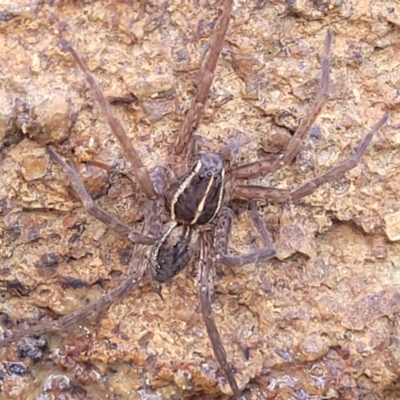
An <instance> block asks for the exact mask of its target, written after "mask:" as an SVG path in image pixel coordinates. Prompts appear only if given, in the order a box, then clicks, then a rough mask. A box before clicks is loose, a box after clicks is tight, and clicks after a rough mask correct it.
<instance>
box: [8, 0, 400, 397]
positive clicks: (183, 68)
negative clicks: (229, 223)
mask: <svg viewBox="0 0 400 400" xmlns="http://www.w3.org/2000/svg"><path fill="white" fill-rule="evenodd" d="M6 3H7V2H3V3H2V5H1V6H0V30H1V35H0V46H1V48H2V51H1V54H0V62H1V80H0V99H1V100H0V104H1V110H0V144H1V146H2V147H1V153H0V154H1V158H0V257H1V267H0V292H1V297H0V312H1V314H0V335H2V334H3V332H4V334H6V333H7V332H8V331H9V330H17V329H18V328H17V326H16V324H17V323H19V326H20V327H21V328H23V327H27V326H28V325H27V322H24V320H26V321H28V320H30V319H36V320H40V319H42V318H49V319H51V318H55V317H56V316H58V315H65V314H67V313H68V312H70V311H72V310H75V309H76V308H79V307H81V306H82V305H84V304H85V303H86V302H88V301H89V300H93V299H95V298H97V297H99V296H100V294H101V293H104V292H106V291H107V290H109V289H110V288H112V287H115V286H116V285H117V284H118V282H119V277H120V276H121V274H122V273H123V272H124V271H125V270H126V268H127V265H128V263H129V259H130V255H131V252H132V244H131V243H130V242H129V241H128V240H125V239H124V238H121V237H118V236H117V235H116V234H114V233H113V232H111V231H109V230H108V229H107V228H105V227H104V225H103V224H102V223H101V222H99V221H97V220H95V219H94V218H92V217H91V216H90V215H88V214H87V213H86V212H85V211H84V210H83V209H82V207H81V206H80V203H79V202H78V201H77V200H76V198H75V197H74V195H73V194H72V192H71V191H70V187H69V185H68V183H67V179H66V177H65V175H64V173H63V172H62V171H61V169H60V168H59V166H58V165H55V164H54V163H53V162H52V161H51V160H50V159H49V157H48V155H47V154H46V152H45V151H44V147H43V143H49V142H52V141H54V142H60V141H62V140H63V139H64V137H65V135H69V137H68V139H67V140H66V141H65V142H64V143H63V147H64V150H65V154H68V150H69V149H72V150H73V151H72V152H70V154H71V157H70V161H71V163H73V165H74V166H75V167H76V169H77V170H78V171H79V173H80V175H81V176H82V177H83V179H84V181H85V184H87V187H88V189H89V191H90V193H91V194H92V195H93V196H94V198H96V199H97V201H98V202H99V203H100V204H101V205H102V206H103V207H104V208H105V209H107V210H109V211H110V212H112V213H114V214H116V215H118V216H119V218H120V219H121V220H123V221H125V222H126V223H129V224H130V225H131V226H133V227H135V228H137V229H138V230H139V229H140V227H141V221H142V219H143V218H142V217H143V215H142V210H141V209H140V204H141V201H142V199H143V196H142V194H141V193H140V191H139V186H138V184H137V183H136V182H135V179H134V177H133V173H132V171H131V169H130V166H129V164H128V163H127V161H126V160H125V158H124V157H123V156H122V151H121V149H120V147H119V144H118V143H117V140H116V138H115V137H114V136H113V135H112V134H111V132H110V128H109V127H108V125H107V124H106V123H105V121H104V118H103V117H102V115H101V112H100V111H99V108H98V106H97V105H96V104H95V102H94V100H93V96H92V93H91V91H90V89H89V88H88V86H87V84H86V83H85V81H84V79H83V76H82V74H81V73H80V71H79V70H78V69H77V68H76V67H75V65H74V63H73V61H72V58H71V57H70V56H69V55H68V54H66V53H63V52H61V51H60V50H59V48H58V46H57V42H58V40H59V39H60V38H64V39H67V40H69V41H70V42H71V43H72V45H73V46H74V47H75V48H76V49H77V51H78V52H79V53H80V54H81V55H82V57H83V58H84V59H85V60H86V62H87V64H88V66H89V68H90V69H91V70H92V71H93V72H94V74H95V75H96V77H97V78H98V79H99V81H100V82H101V84H102V86H103V88H104V91H105V93H106V94H107V96H109V98H110V99H113V100H115V107H114V110H115V113H116V115H117V116H118V118H119V119H120V120H121V121H122V123H123V125H124V126H125V127H126V129H127V131H128V134H129V136H130V137H131V138H132V141H133V143H134V144H135V146H136V148H137V149H138V151H139V152H140V155H141V157H142V159H143V161H144V163H145V164H146V166H148V168H149V169H150V168H153V167H154V166H155V165H156V164H157V163H158V162H159V161H160V160H165V159H166V158H167V156H168V152H169V148H170V144H171V142H172V141H173V138H174V135H175V134H176V132H177V130H178V128H179V124H180V123H181V121H182V115H183V114H184V112H185V110H187V107H188V105H189V101H190V99H191V97H192V96H193V92H194V83H195V82H196V77H197V72H198V70H199V67H200V65H201V62H202V61H203V59H204V55H205V53H206V51H207V49H208V43H209V39H210V35H211V33H212V30H213V26H214V21H215V19H216V16H217V6H218V5H219V4H220V3H221V2H220V1H208V0H205V1H203V0H199V1H197V2H190V1H185V0H166V1H152V0H150V1H142V2H138V1H125V2H122V1H105V0H104V1H92V2H90V1H87V2H75V1H57V0H56V1H48V2H36V1H28V0H20V1H19V2H18V5H15V3H14V2H11V1H10V3H9V5H7V4H6ZM329 28H330V29H332V30H333V31H334V33H335V38H334V44H333V49H332V60H331V75H330V77H331V90H330V91H331V100H330V101H329V103H328V105H327V106H326V107H325V108H324V110H323V111H322V113H321V115H320V117H319V118H318V120H317V123H316V124H315V125H314V127H313V128H312V130H311V133H310V136H309V137H308V138H307V140H306V142H305V144H304V146H303V150H302V152H301V153H300V155H299V156H298V157H297V159H296V161H295V162H294V163H293V164H292V165H290V166H288V167H286V168H284V169H283V170H281V171H278V172H276V173H273V174H271V175H269V176H267V177H265V178H262V179H259V180H258V181H257V182H258V183H260V184H264V185H274V186H278V187H296V186H298V185H300V184H302V183H303V182H306V181H307V180H309V179H311V178H312V177H313V176H315V175H316V174H319V173H321V172H322V171H324V170H326V169H327V168H329V167H330V166H332V165H334V164H335V163H337V162H339V161H340V160H342V159H343V158H345V157H346V155H348V154H349V153H350V152H351V150H352V149H354V148H355V147H356V145H357V143H358V141H360V139H361V138H362V136H363V134H364V133H365V132H366V131H367V130H368V129H369V128H370V127H371V126H372V125H373V124H374V122H376V121H377V120H378V119H379V118H380V117H381V116H382V115H383V113H385V112H390V114H391V121H390V125H388V126H385V127H384V128H383V129H382V130H381V131H380V132H378V133H377V134H376V136H375V138H374V139H373V142H372V144H371V145H370V147H369V149H368V151H367V154H366V155H365V157H364V158H363V159H362V162H361V163H360V165H359V166H357V167H356V168H355V169H353V170H352V171H351V172H349V173H348V174H346V176H345V177H342V178H340V179H339V180H337V181H336V182H334V183H332V184H327V185H324V186H323V187H322V188H320V189H319V190H317V191H316V192H315V193H314V194H313V195H311V196H309V197H307V198H305V199H302V200H301V201H297V202H295V203H290V202H288V203H286V204H267V205H265V204H264V205H262V204H260V207H259V208H260V211H261V212H262V215H263V218H264V220H265V222H266V223H267V225H268V227H269V229H270V231H271V233H272V234H273V236H274V240H275V242H276V247H277V253H278V258H279V260H278V259H276V260H273V261H272V262H268V263H264V264H263V263H261V264H259V265H256V266H254V265H253V266H249V267H246V268H238V269H229V268H226V267H222V266H218V267H217V272H216V277H215V283H214V286H215V295H214V299H213V306H214V312H215V318H216V322H217V325H218V327H219V330H220V333H221V336H222V338H223V341H224V344H225V348H226V351H227V353H228V358H229V361H230V362H231V363H232V365H233V366H234V369H235V373H236V378H237V380H238V382H239V383H240V385H241V386H246V387H247V388H248V389H250V390H249V391H248V392H247V393H246V397H245V398H247V399H313V400H314V399H361V398H363V399H397V398H400V388H399V387H398V383H397V382H398V377H399V373H400V367H399V363H400V347H399V342H400V329H399V323H398V316H399V313H400V255H399V254H400V243H399V242H398V240H399V239H400V217H399V215H400V190H399V189H400V154H399V153H400V148H399V145H400V134H399V132H398V131H399V127H400V114H399V110H400V96H399V89H400V44H399V43H400V6H399V4H398V2H397V1H395V0H392V1H390V0H385V1H383V0H376V1H375V0H374V1H371V0H357V1H355V0H346V1H340V0H332V1H308V0H307V1H305V0H293V1H283V0H271V1H269V2H266V1H242V0H241V1H236V2H235V4H234V10H233V15H232V18H231V23H230V27H229V30H228V34H227V38H226V41H225V45H224V49H223V52H222V56H221V59H220V61H219V64H218V67H217V72H216V78H215V82H214V84H213V87H212V90H211V92H210V96H209V102H208V104H207V107H206V111H205V116H204V119H203V121H202V123H201V125H200V127H199V129H198V132H197V133H198V134H199V135H201V137H202V140H201V141H200V143H201V145H202V149H203V150H214V151H217V150H218V149H220V148H221V146H222V144H223V143H226V142H228V141H229V140H230V139H232V138H233V137H234V136H235V135H237V134H238V133H241V134H242V135H243V136H244V137H245V138H249V140H248V141H247V142H248V143H247V145H246V146H245V147H244V148H243V149H242V150H243V151H242V158H243V161H244V162H246V161H253V160H256V159H259V158H261V157H262V156H263V155H265V153H263V149H264V150H266V151H269V150H270V149H271V148H272V149H274V151H276V150H277V149H281V148H282V146H284V145H285V144H286V142H287V138H288V132H289V130H290V129H292V127H293V123H294V121H296V120H297V119H298V118H299V117H301V116H302V115H304V113H305V112H306V110H307V106H308V105H309V104H310V102H311V101H312V99H313V97H314V95H315V93H316V91H317V90H318V77H319V72H320V65H319V58H320V55H321V53H322V49H323V41H324V37H325V34H326V31H327V29H329ZM124 100H125V102H124ZM126 100H128V102H126ZM266 137H270V138H271V139H266ZM33 138H35V140H34V139H33ZM254 231H255V230H254V229H253V228H252V226H251V221H250V218H249V215H248V213H243V214H241V215H240V216H238V218H237V219H236V223H235V227H234V232H233V235H232V246H233V247H234V248H235V249H236V250H237V251H240V252H246V251H249V250H251V249H253V248H254V247H255V246H258V245H259V241H258V239H257V238H256V234H255V233H254ZM195 270H196V266H195V265H192V266H191V267H190V268H188V269H187V270H186V271H184V272H183V273H181V274H180V275H178V276H177V277H176V278H175V279H174V280H173V281H172V282H170V283H168V284H166V285H165V286H164V287H163V291H162V295H163V298H164V301H162V300H161V299H160V297H159V296H158V295H157V293H155V292H154V291H153V290H152V289H151V288H149V287H147V286H145V287H143V288H140V289H137V290H135V291H134V292H133V293H131V294H130V295H129V296H128V297H127V298H125V299H124V300H123V301H121V302H119V303H117V304H115V305H113V306H112V307H111V308H110V309H109V310H108V311H107V312H105V313H104V314H102V315H101V318H93V319H92V320H90V321H84V322H83V323H81V324H80V325H79V326H77V327H76V328H75V329H73V330H71V331H70V332H67V333H66V334H65V335H63V336H60V335H47V336H46V335H45V336H43V337H38V338H35V339H32V338H30V339H29V338H27V339H24V340H22V341H20V342H19V343H16V344H12V345H10V346H9V347H7V348H5V349H0V399H1V400H5V399H22V398H23V399H27V400H29V399H38V398H43V399H44V398H46V399H61V398H64V399H81V398H86V399H104V398H110V399H180V398H186V399H189V398H201V399H217V398H224V394H227V393H228V394H229V392H230V390H229V387H228V386H227V384H226V382H225V379H224V378H223V376H222V374H221V373H220V371H219V370H218V365H217V364H216V362H215V361H214V358H213V355H212V350H211V345H210V343H209V340H208V337H207V334H206V331H205V327H204V324H203V322H202V319H201V314H200V312H199V310H198V298H197V290H196V283H195V282H196V281H195V274H196V273H195ZM6 331H7V332H6ZM45 339H46V340H47V341H48V343H47V344H46V340H45ZM41 395H42V396H43V397H40V396H41ZM196 396H197V397H196Z"/></svg>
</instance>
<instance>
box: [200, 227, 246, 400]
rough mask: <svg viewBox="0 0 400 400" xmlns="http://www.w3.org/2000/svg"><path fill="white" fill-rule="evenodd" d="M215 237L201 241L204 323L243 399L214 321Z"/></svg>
mask: <svg viewBox="0 0 400 400" xmlns="http://www.w3.org/2000/svg"><path fill="white" fill-rule="evenodd" d="M212 253H213V235H212V233H211V232H210V231H205V232H203V233H202V236H201V239H200V262H199V264H200V271H199V283H198V292H199V299H200V308H201V313H202V316H203V320H204V323H205V325H206V328H207V333H208V336H209V338H210V341H211V345H212V348H213V351H214V354H215V357H216V359H217V361H218V363H219V365H220V366H221V369H222V371H223V372H224V375H225V377H226V379H227V380H228V383H229V385H230V387H231V389H232V392H233V395H234V397H235V399H238V400H239V399H240V398H241V395H240V394H241V392H240V390H239V387H238V385H237V383H236V380H235V377H234V374H233V372H232V370H231V367H230V366H229V364H228V360H227V356H226V351H225V349H224V345H223V343H222V340H221V336H220V334H219V332H218V328H217V325H216V323H215V320H214V315H213V311H212V307H211V295H210V292H211V288H212V276H211V271H212V269H213V267H214V258H213V255H212Z"/></svg>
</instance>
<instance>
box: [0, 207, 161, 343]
mask: <svg viewBox="0 0 400 400" xmlns="http://www.w3.org/2000/svg"><path fill="white" fill-rule="evenodd" d="M149 208H150V209H149ZM146 209H148V211H149V212H148V213H147V214H146V221H145V226H146V231H148V230H149V229H150V230H151V229H153V225H152V224H153V222H154V221H155V220H156V219H158V218H157V204H156V203H155V202H152V204H150V207H146ZM146 253H147V246H144V245H139V244H136V245H135V247H134V250H133V254H132V258H131V261H130V264H129V268H128V271H127V272H126V274H125V276H124V278H123V279H122V281H121V283H120V284H119V285H118V286H117V287H116V288H114V289H112V290H110V291H109V292H108V293H106V294H103V295H102V296H100V297H99V298H98V299H97V300H94V301H91V302H90V303H88V304H86V305H85V306H83V307H81V308H79V309H78V310H75V311H73V312H72V313H69V314H67V315H63V316H62V317H60V318H58V319H57V320H56V321H46V322H41V323H39V324H37V325H34V326H31V327H30V328H29V329H23V330H20V331H18V332H14V333H13V334H12V335H11V336H10V337H6V338H4V339H1V340H0V348H2V347H4V346H6V345H8V344H9V343H12V342H16V341H18V340H20V339H22V338H24V337H26V336H32V335H40V334H44V333H50V332H65V331H66V330H68V329H70V328H71V327H73V326H75V325H76V324H77V323H78V322H79V321H81V320H83V319H85V318H87V317H89V316H92V315H95V314H99V313H101V312H102V311H104V310H106V309H107V308H109V307H110V306H111V305H112V304H113V303H115V302H116V301H119V300H121V299H123V298H124V297H125V296H126V295H127V294H128V293H129V292H130V291H131V290H133V289H134V288H136V287H137V286H138V285H139V284H140V282H141V280H142V277H143V275H144V273H145V272H146V269H147V267H148V263H147V261H146Z"/></svg>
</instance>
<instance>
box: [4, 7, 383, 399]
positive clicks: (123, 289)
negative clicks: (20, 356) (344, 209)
mask: <svg viewBox="0 0 400 400" xmlns="http://www.w3.org/2000/svg"><path fill="white" fill-rule="evenodd" d="M232 2H233V0H225V1H224V5H223V10H222V14H221V17H220V20H219V23H218V25H217V27H216V30H215V33H214V36H213V40H212V44H211V47H210V51H209V54H208V57H207V59H206V61H205V64H204V65H203V68H202V72H201V78H200V83H199V85H198V89H197V92H196V94H195V97H194V98H193V101H192V103H191V106H190V109H189V111H188V112H187V115H186V118H185V121H184V123H183V125H182V127H181V129H180V132H179V134H178V135H177V137H176V141H175V143H174V145H173V150H172V152H173V157H171V160H173V161H172V162H170V165H169V168H170V170H171V171H175V172H176V175H177V176H178V178H176V179H174V174H169V175H168V177H166V173H165V172H166V170H165V168H163V167H156V168H155V169H154V170H153V171H151V172H149V171H147V169H146V168H145V166H144V165H143V163H142V161H141V159H140V157H139V155H138V153H137V152H136V150H135V148H134V147H133V146H132V143H131V142H130V141H129V139H128V137H127V135H126V134H125V131H124V128H123V127H122V125H121V123H120V122H119V121H118V120H117V119H116V118H115V117H114V115H113V113H112V110H111V107H110V105H109V103H108V101H107V99H106V97H105V96H104V94H103V92H102V90H101V88H100V86H99V84H98V83H97V81H96V79H95V78H94V76H93V75H92V74H91V73H90V71H89V70H88V68H87V66H86V65H85V63H84V61H83V60H82V59H81V57H80V56H79V55H78V53H77V52H76V51H75V50H74V49H73V48H72V46H71V45H69V44H68V43H67V42H65V41H62V42H60V46H61V48H62V49H63V50H65V51H68V52H70V53H71V55H72V56H73V58H74V59H75V62H76V63H77V65H78V66H79V68H80V69H81V70H82V71H83V73H84V74H85V77H86V80H87V81H88V83H89V85H90V87H91V88H92V90H93V93H94V95H95V98H96V100H97V102H98V103H99V106H100V108H101V110H102V112H103V113H104V115H105V117H106V119H107V122H108V124H109V125H110V127H111V129H112V132H113V133H114V134H115V136H116V137H117V138H118V139H119V141H120V144H121V146H122V148H123V150H124V152H125V155H126V157H127V158H128V160H129V161H130V163H131V164H132V167H133V171H134V174H135V177H136V180H137V182H138V184H139V185H140V187H141V189H142V190H143V192H144V194H145V195H146V198H147V204H146V207H147V211H148V212H146V213H145V215H146V217H145V225H144V226H145V227H144V233H139V232H135V231H133V230H132V229H131V228H130V227H128V226H127V225H125V224H123V223H122V222H120V221H119V220H118V219H117V218H115V217H114V216H112V215H110V214H108V213H107V212H106V211H104V210H102V209H101V208H100V207H99V206H98V205H97V204H96V203H95V202H93V200H92V199H91V197H90V196H89V194H88V192H87V190H86V189H85V187H84V185H83V183H82V182H81V180H80V178H79V176H78V174H77V173H76V171H75V170H74V169H72V168H71V167H70V166H69V165H68V164H67V162H66V161H65V160H64V158H63V157H61V156H60V155H59V154H58V153H57V151H56V150H55V148H54V147H52V146H49V147H48V152H49V154H50V156H51V158H52V159H53V160H54V161H56V162H57V163H58V164H59V165H60V166H61V167H62V169H63V170H64V172H65V173H66V175H67V176H68V178H69V180H70V183H71V185H72V187H73V188H74V190H75V192H76V193H77V195H78V197H79V198H80V200H81V202H82V205H83V207H84V208H85V209H86V211H87V212H89V213H90V214H92V215H93V216H95V217H96V218H98V219H99V220H101V221H102V222H103V223H104V224H105V225H107V226H108V227H109V228H111V229H113V230H114V231H116V232H117V233H119V234H121V235H124V236H127V237H129V239H130V240H131V241H132V242H133V243H135V249H134V254H133V257H132V260H131V262H130V266H129V269H128V271H127V274H126V276H125V279H124V280H123V281H122V283H121V284H120V285H119V286H118V287H117V288H115V289H113V290H111V291H110V292H109V293H107V294H104V295H103V296H101V297H100V298H99V299H98V300H96V301H94V302H92V303H90V304H88V305H86V306H84V307H83V308H81V309H79V310H77V311H75V312H73V313H71V314H69V315H66V316H63V317H60V318H59V319H58V320H57V321H52V322H44V323H41V324H39V325H36V326H32V327H31V328H30V329H29V330H25V331H19V332H16V333H14V334H13V335H11V336H10V337H6V338H4V339H3V340H1V341H0V346H4V345H5V344H7V343H9V342H12V341H15V340H18V339H20V338H21V337H23V336H26V335H33V334H38V333H43V332H49V331H63V330H65V329H67V328H69V327H70V326H71V325H74V324H76V323H77V321H78V320H80V319H83V318H85V317H87V316H88V315H90V314H92V313H95V312H99V311H100V310H103V309H105V308H107V307H108V306H110V305H111V304H112V303H113V302H115V301H116V300H118V299H121V298H122V297H123V296H125V295H126V294H127V293H128V292H129V291H130V290H132V289H133V288H135V287H137V286H138V284H139V283H140V282H141V281H142V279H143V278H144V276H145V275H146V273H147V272H148V273H149V274H148V275H150V277H151V281H153V282H156V283H160V284H161V283H163V282H166V281H168V280H170V279H171V278H173V277H174V276H175V275H176V274H177V273H178V272H180V271H181V270H182V269H183V268H185V267H186V266H187V264H188V263H189V262H190V261H191V260H192V259H193V258H194V253H195V250H196V249H197V248H198V247H199V248H200V256H199V282H198V293H199V298H200V303H201V310H202V315H203V319H204V322H205V325H206V328H207V332H208V335H209V338H210V340H211V344H212V347H213V350H214V354H215V356H216V358H217V360H218V362H219V364H220V366H221V369H222V371H223V373H224V375H225V377H226V379H227V381H228V383H229V385H230V387H231V389H232V392H233V395H234V397H235V398H236V399H239V398H240V396H241V388H239V387H238V385H237V383H236V380H235V377H234V373H233V372H232V370H231V368H230V366H229V363H228V360H227V355H226V353H225V350H224V346H223V343H222V341H221V338H220V335H219V333H218V329H217V326H216V324H215V321H214V317H213V312H212V307H211V300H210V293H211V290H212V284H211V272H212V270H213V268H214V264H215V263H216V262H217V263H222V264H225V265H229V266H243V265H245V264H249V263H254V262H256V261H258V260H262V261H266V260H268V259H271V258H273V257H274V256H275V250H274V246H273V243H272V240H271V238H270V235H269V233H268V231H267V229H266V227H265V226H264V224H263V221H262V219H261V217H260V215H259V214H258V212H257V203H256V201H264V202H265V201H275V202H283V201H286V200H293V199H299V198H301V197H303V196H307V195H309V194H311V193H312V192H314V191H315V190H316V189H317V188H318V187H319V186H320V185H322V184H324V183H326V182H329V181H331V180H333V179H336V178H337V177H339V176H341V175H342V174H344V173H345V172H346V171H348V170H350V169H352V168H354V167H355V166H356V165H357V163H358V162H359V160H360V158H361V157H362V155H363V154H364V152H365V151H366V149H367V147H368V145H369V143H370V141H371V139H372V137H373V135H374V133H375V132H376V131H377V130H378V129H380V128H381V127H382V125H383V124H384V123H385V122H386V121H387V119H388V115H384V116H383V117H382V118H381V119H380V120H379V121H378V123H376V125H375V126H374V127H373V128H372V129H371V130H370V131H369V132H368V133H367V134H366V135H365V136H364V138H363V139H362V141H361V142H360V143H359V145H358V146H357V148H356V149H355V151H354V152H353V154H352V155H351V156H349V157H348V158H347V159H345V160H344V161H342V162H341V163H339V164H338V165H336V166H334V167H333V168H331V169H329V170H328V171H327V172H325V173H323V174H321V175H319V176H317V177H315V178H314V179H312V180H311V181H309V182H308V183H305V184H304V185H302V186H300V187H299V188H297V189H295V190H289V189H276V188H269V187H262V186H255V185H247V184H244V183H243V180H248V179H252V178H257V177H259V176H262V175H265V174H267V173H269V172H271V171H274V170H276V169H278V168H281V167H283V166H285V165H286V164H288V163H289V162H290V161H292V160H293V159H294V158H295V157H296V155H297V154H298V152H299V150H300V149H301V145H302V143H303V140H304V138H305V136H306V134H307V133H308V131H309V130H310V127H311V126H312V124H313V123H314V122H315V120H316V118H317V116H318V114H319V113H320V111H321V109H322V107H323V106H324V104H325V103H326V102H327V100H328V96H329V54H330V48H331V43H332V38H333V34H332V32H331V31H328V33H327V35H326V39H325V45H324V53H323V57H322V60H321V65H322V77H321V83H320V90H319V92H318V94H317V96H316V99H315V101H314V103H313V104H312V105H311V107H310V110H309V111H308V113H307V115H306V116H305V117H304V118H303V119H302V120H301V122H300V123H299V126H298V128H297V130H296V132H295V134H294V135H293V137H292V139H291V140H290V142H289V144H288V146H287V148H286V150H285V151H284V152H283V154H281V155H278V156H276V157H274V158H273V159H264V160H261V161H257V162H253V163H250V164H244V165H239V166H233V167H230V168H225V166H224V165H225V164H226V159H227V158H229V153H230V148H229V146H227V147H225V148H224V149H223V150H222V151H221V153H219V154H214V153H204V154H197V155H196V156H195V155H194V154H193V153H194V138H193V133H194V131H195V130H196V128H197V126H198V124H199V122H200V120H201V117H202V113H203V110H204V105H205V102H206V99H207V96H208V92H209V90H210V86H211V83H212V79H213V75H214V71H215V68H216V64H217V61H218V57H219V54H220V52H221V49H222V46H223V42H224V37H225V34H226V31H227V27H228V23H229V18H230V14H231V10H232ZM187 164H189V167H188V166H187ZM166 184H167V185H168V187H167V189H166V190H165V186H166ZM231 199H242V200H248V201H250V210H251V217H252V220H253V222H254V224H255V226H256V228H257V230H258V232H259V234H260V236H261V239H262V242H263V246H264V247H263V248H261V249H259V250H257V251H254V252H252V253H249V254H245V255H235V254H231V252H230V250H229V246H228V238H229V234H230V230H231V226H232V222H233V213H232V211H231V210H230V209H229V208H228V207H227V204H229V201H230V200H231ZM164 209H166V211H167V212H168V214H169V217H170V222H169V223H167V224H164V226H163V224H162V223H161V222H160V214H161V212H162V210H164ZM148 246H152V247H151V251H150V253H149V252H148V251H147V250H148ZM148 253H149V254H148Z"/></svg>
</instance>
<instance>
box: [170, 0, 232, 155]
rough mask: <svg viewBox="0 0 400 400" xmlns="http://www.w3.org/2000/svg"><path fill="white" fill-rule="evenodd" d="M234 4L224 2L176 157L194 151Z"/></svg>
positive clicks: (180, 137)
mask: <svg viewBox="0 0 400 400" xmlns="http://www.w3.org/2000/svg"><path fill="white" fill-rule="evenodd" d="M232 4H233V0H224V5H223V10H222V14H221V17H220V20H219V23H218V27H217V28H216V30H215V33H214V36H213V39H212V42H211V46H210V51H209V53H208V56H207V59H206V61H205V63H204V65H203V67H202V70H201V75H200V81H199V85H198V88H197V91H196V94H195V96H194V98H193V100H192V102H191V105H190V108H189V111H188V112H187V114H186V117H185V120H184V122H183V124H182V126H181V129H180V131H179V134H178V136H177V138H176V141H175V144H174V154H175V155H181V154H190V153H191V152H192V151H193V132H194V131H195V130H196V129H197V127H198V125H199V123H200V120H201V117H202V116H203V111H204V106H205V103H206V100H207V96H208V92H209V91H210V87H211V84H212V81H213V78H214V72H215V68H216V66H217V62H218V58H219V55H220V53H221V50H222V46H223V44H224V38H225V35H226V31H227V29H228V24H229V17H230V15H231V12H232Z"/></svg>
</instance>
